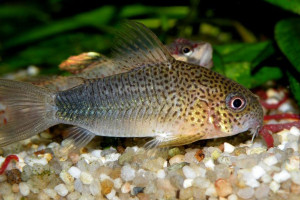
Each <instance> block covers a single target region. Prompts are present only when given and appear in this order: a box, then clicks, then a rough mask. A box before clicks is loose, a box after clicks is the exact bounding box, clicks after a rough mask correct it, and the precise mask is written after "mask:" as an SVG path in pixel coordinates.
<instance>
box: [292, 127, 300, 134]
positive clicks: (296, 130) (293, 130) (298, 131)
mask: <svg viewBox="0 0 300 200" xmlns="http://www.w3.org/2000/svg"><path fill="white" fill-rule="evenodd" d="M290 133H291V134H293V135H295V136H300V130H299V129H298V128H297V127H295V126H293V127H292V128H291V129H290Z"/></svg>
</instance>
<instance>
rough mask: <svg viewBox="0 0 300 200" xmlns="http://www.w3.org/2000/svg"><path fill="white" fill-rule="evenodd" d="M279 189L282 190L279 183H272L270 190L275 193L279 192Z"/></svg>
mask: <svg viewBox="0 0 300 200" xmlns="http://www.w3.org/2000/svg"><path fill="white" fill-rule="evenodd" d="M279 188H280V184H279V183H277V182H276V181H272V182H271V183H270V189H271V190H272V191H273V192H274V193H275V192H277V191H278V190H279Z"/></svg>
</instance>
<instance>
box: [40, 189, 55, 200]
mask: <svg viewBox="0 0 300 200" xmlns="http://www.w3.org/2000/svg"><path fill="white" fill-rule="evenodd" d="M43 192H44V193H45V194H47V195H48V196H49V197H50V198H52V199H57V192H56V191H55V190H53V189H49V188H47V189H43Z"/></svg>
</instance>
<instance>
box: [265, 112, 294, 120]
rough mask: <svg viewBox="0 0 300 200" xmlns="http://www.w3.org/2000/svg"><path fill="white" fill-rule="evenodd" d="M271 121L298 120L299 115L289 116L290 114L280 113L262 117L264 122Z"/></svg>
mask: <svg viewBox="0 0 300 200" xmlns="http://www.w3.org/2000/svg"><path fill="white" fill-rule="evenodd" d="M271 119H275V120H281V119H300V115H296V114H291V113H282V114H276V115H266V116H264V120H265V121H268V120H271Z"/></svg>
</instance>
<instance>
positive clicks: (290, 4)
mask: <svg viewBox="0 0 300 200" xmlns="http://www.w3.org/2000/svg"><path fill="white" fill-rule="evenodd" d="M265 1H267V2H269V3H271V4H274V5H276V6H279V7H280V8H282V9H285V10H288V11H291V12H294V13H297V14H300V1H299V0H265Z"/></svg>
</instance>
